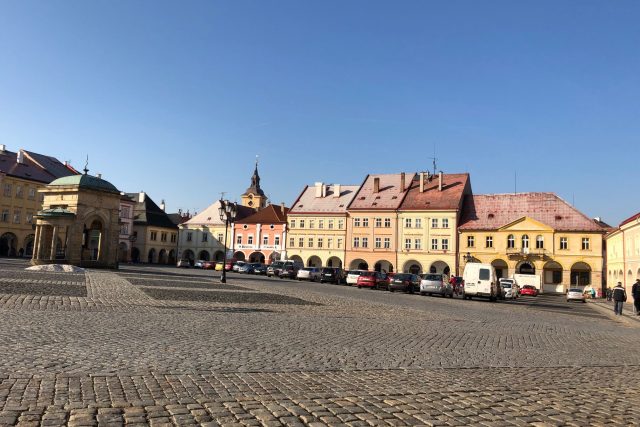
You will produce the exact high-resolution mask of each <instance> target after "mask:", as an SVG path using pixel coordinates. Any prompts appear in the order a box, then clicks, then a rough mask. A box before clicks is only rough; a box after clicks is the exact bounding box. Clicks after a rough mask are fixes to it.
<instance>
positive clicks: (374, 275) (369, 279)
mask: <svg viewBox="0 0 640 427" xmlns="http://www.w3.org/2000/svg"><path fill="white" fill-rule="evenodd" d="M388 285H389V282H388V281H387V275H386V274H384V273H380V272H378V271H364V272H363V273H362V274H361V275H360V276H358V282H357V283H356V286H357V287H358V288H372V289H387V286H388Z"/></svg>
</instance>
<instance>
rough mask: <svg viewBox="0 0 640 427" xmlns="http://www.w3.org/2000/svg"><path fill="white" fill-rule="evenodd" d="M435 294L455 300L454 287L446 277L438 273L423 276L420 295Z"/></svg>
mask: <svg viewBox="0 0 640 427" xmlns="http://www.w3.org/2000/svg"><path fill="white" fill-rule="evenodd" d="M433 294H438V295H442V296H443V297H446V296H448V297H450V298H453V286H451V284H450V283H449V280H448V279H447V276H446V275H444V274H438V273H427V274H423V275H422V280H420V295H433Z"/></svg>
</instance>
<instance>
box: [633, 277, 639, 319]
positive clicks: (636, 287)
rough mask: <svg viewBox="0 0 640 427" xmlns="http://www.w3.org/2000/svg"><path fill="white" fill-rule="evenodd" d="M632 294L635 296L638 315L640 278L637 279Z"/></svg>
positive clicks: (634, 304)
mask: <svg viewBox="0 0 640 427" xmlns="http://www.w3.org/2000/svg"><path fill="white" fill-rule="evenodd" d="M631 296H633V306H634V308H635V309H636V316H640V279H636V283H634V284H633V286H632V287H631Z"/></svg>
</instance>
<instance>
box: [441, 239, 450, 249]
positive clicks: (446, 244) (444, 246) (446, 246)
mask: <svg viewBox="0 0 640 427" xmlns="http://www.w3.org/2000/svg"><path fill="white" fill-rule="evenodd" d="M442 250H443V251H448V250H449V239H442Z"/></svg>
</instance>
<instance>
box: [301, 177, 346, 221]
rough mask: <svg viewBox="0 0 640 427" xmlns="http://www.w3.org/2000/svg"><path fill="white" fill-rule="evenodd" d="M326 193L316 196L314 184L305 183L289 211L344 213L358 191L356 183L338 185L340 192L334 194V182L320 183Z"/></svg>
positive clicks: (335, 187) (335, 186)
mask: <svg viewBox="0 0 640 427" xmlns="http://www.w3.org/2000/svg"><path fill="white" fill-rule="evenodd" d="M322 186H323V187H324V191H326V194H325V196H324V197H316V191H317V190H319V189H318V188H317V187H316V186H311V185H307V186H306V187H305V188H304V190H302V193H301V194H300V196H298V198H297V199H296V201H295V203H294V204H293V206H292V207H291V210H290V211H289V213H291V214H310V213H313V214H341V213H342V214H344V213H346V212H347V206H349V203H351V200H353V197H354V196H355V194H356V191H358V186H357V185H340V194H335V192H336V189H337V187H338V186H337V185H336V184H331V185H328V184H322Z"/></svg>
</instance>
